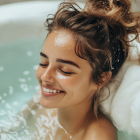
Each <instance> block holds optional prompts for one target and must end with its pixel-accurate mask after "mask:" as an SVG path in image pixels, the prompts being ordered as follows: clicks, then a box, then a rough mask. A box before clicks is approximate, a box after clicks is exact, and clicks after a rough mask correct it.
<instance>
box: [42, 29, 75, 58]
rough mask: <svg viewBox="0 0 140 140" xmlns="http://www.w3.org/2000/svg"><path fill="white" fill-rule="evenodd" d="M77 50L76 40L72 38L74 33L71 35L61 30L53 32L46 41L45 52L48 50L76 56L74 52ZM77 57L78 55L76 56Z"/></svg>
mask: <svg viewBox="0 0 140 140" xmlns="http://www.w3.org/2000/svg"><path fill="white" fill-rule="evenodd" d="M74 48H75V40H74V38H73V36H72V33H70V32H69V31H67V30H59V31H53V32H51V33H50V34H49V36H48V37H47V39H46V40H45V43H44V46H43V51H45V50H47V51H48V52H49V51H52V50H54V51H55V52H56V51H57V52H59V54H60V52H61V53H63V52H64V53H68V54H69V55H71V54H73V55H74V54H75V51H74ZM75 55H76V54H75Z"/></svg>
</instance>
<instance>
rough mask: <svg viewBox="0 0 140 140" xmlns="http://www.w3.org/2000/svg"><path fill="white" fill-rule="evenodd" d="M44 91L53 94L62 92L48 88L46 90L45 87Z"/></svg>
mask: <svg viewBox="0 0 140 140" xmlns="http://www.w3.org/2000/svg"><path fill="white" fill-rule="evenodd" d="M43 90H44V91H46V92H51V93H52V92H53V93H56V92H60V90H52V89H47V88H44V87H43Z"/></svg>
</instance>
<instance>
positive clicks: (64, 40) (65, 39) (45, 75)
mask: <svg viewBox="0 0 140 140" xmlns="http://www.w3.org/2000/svg"><path fill="white" fill-rule="evenodd" d="M74 47H75V41H74V39H73V36H72V34H71V33H70V32H69V31H67V30H59V31H53V32H51V33H50V34H49V36H48V37H47V39H46V40H45V43H44V46H43V49H42V53H41V55H40V57H41V64H43V65H44V66H41V65H40V66H39V67H38V69H37V71H36V77H37V79H38V81H39V84H40V87H41V90H42V94H41V98H40V103H41V105H42V106H44V107H46V108H61V107H68V106H74V105H76V104H79V103H82V102H89V101H91V100H92V97H93V94H94V92H95V91H96V90H97V86H95V85H94V84H93V83H91V82H90V74H91V72H92V68H91V66H90V64H89V63H88V61H86V60H84V59H81V58H79V57H78V56H77V55H76V54H75V51H74ZM48 89H54V90H55V89H57V90H56V91H53V92H54V93H50V91H49V90H48ZM58 90H60V91H64V92H62V93H61V92H59V93H58ZM55 92H57V93H55Z"/></svg>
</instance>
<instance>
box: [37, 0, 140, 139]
mask: <svg viewBox="0 0 140 140" xmlns="http://www.w3.org/2000/svg"><path fill="white" fill-rule="evenodd" d="M130 8H131V4H130V2H129V1H128V0H109V1H108V0H104V1H103V0H89V1H87V3H86V5H85V7H84V9H83V10H81V9H80V7H78V5H77V4H75V3H68V2H63V3H61V4H60V6H59V9H58V11H57V12H56V13H55V15H54V16H53V17H51V18H47V20H46V26H47V30H48V31H49V33H48V35H47V38H46V40H45V43H44V46H43V49H42V51H41V53H40V56H41V63H40V66H39V68H38V70H37V72H36V77H37V79H38V81H39V84H40V87H41V92H42V94H41V98H40V104H41V105H42V106H43V107H45V108H47V109H52V110H53V117H57V119H58V122H59V124H60V125H61V127H58V128H57V129H56V131H55V134H54V135H53V139H56V140H58V139H61V140H68V139H73V140H96V139H97V140H117V134H116V129H115V127H114V126H113V124H112V123H111V122H110V121H109V120H108V119H107V118H106V117H105V116H104V115H103V114H102V113H101V112H100V110H99V107H98V106H99V97H100V96H101V94H100V92H99V91H100V90H101V89H102V88H103V87H104V86H105V85H106V84H107V83H108V81H110V80H111V79H112V78H113V77H114V76H115V75H116V74H117V73H118V71H119V69H120V68H121V66H122V64H123V63H124V61H125V60H126V58H127V55H128V49H129V47H130V44H129V42H131V41H132V40H131V41H128V40H129V37H128V35H130V34H135V38H134V39H133V40H135V39H138V34H139V29H140V24H139V22H138V21H139V19H138V18H139V14H134V13H133V12H130ZM110 94H111V93H110ZM53 108H57V109H53ZM62 128H63V129H64V130H65V131H62ZM58 137H59V138H58ZM48 139H49V138H48ZM50 139H51V138H50Z"/></svg>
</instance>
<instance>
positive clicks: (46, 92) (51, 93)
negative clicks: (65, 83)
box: [42, 87, 65, 97]
mask: <svg viewBox="0 0 140 140" xmlns="http://www.w3.org/2000/svg"><path fill="white" fill-rule="evenodd" d="M64 92H65V91H61V90H49V89H46V88H44V87H43V88H42V94H43V95H44V96H46V97H51V96H57V95H60V94H62V93H64Z"/></svg>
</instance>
